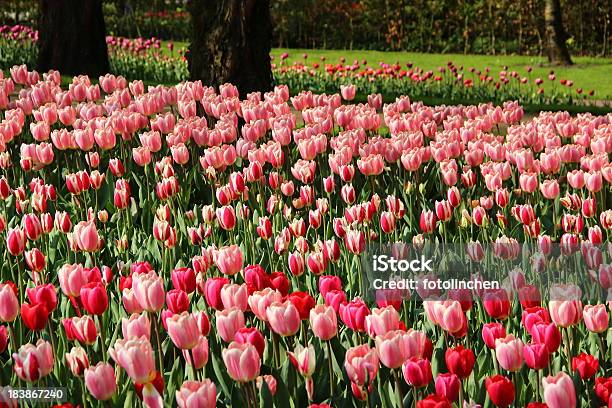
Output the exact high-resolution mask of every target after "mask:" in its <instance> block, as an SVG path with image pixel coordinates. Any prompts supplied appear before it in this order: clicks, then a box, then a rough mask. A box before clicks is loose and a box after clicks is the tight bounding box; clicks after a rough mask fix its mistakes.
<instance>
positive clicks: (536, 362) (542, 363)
mask: <svg viewBox="0 0 612 408" xmlns="http://www.w3.org/2000/svg"><path fill="white" fill-rule="evenodd" d="M523 357H524V358H525V364H527V367H529V368H531V369H533V370H541V369H543V368H544V367H546V366H548V360H549V358H550V353H549V351H548V348H547V347H546V344H542V343H527V344H525V345H524V347H523Z"/></svg>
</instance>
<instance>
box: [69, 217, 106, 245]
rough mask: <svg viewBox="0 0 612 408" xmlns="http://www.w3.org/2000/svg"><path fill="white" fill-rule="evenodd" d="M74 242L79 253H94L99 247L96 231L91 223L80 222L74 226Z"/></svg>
mask: <svg viewBox="0 0 612 408" xmlns="http://www.w3.org/2000/svg"><path fill="white" fill-rule="evenodd" d="M73 234H74V240H75V241H76V244H77V246H78V247H79V249H80V250H81V251H85V252H95V251H97V250H98V249H99V247H100V237H99V236H98V229H97V228H96V225H95V224H94V223H93V222H86V221H81V222H79V223H78V224H77V225H75V226H74V230H73Z"/></svg>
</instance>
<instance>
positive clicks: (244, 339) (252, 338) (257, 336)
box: [234, 327, 266, 358]
mask: <svg viewBox="0 0 612 408" xmlns="http://www.w3.org/2000/svg"><path fill="white" fill-rule="evenodd" d="M234 341H236V342H237V343H240V344H244V343H249V344H252V345H253V346H255V348H256V349H257V352H258V353H259V355H260V356H261V358H263V355H264V350H265V348H266V339H265V338H264V336H263V334H261V332H260V331H259V330H257V329H256V328H254V327H243V328H241V329H238V331H236V333H235V334H234Z"/></svg>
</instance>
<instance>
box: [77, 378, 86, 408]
mask: <svg viewBox="0 0 612 408" xmlns="http://www.w3.org/2000/svg"><path fill="white" fill-rule="evenodd" d="M79 380H80V383H81V398H82V399H83V408H86V407H87V392H86V391H85V380H83V378H82V377H79Z"/></svg>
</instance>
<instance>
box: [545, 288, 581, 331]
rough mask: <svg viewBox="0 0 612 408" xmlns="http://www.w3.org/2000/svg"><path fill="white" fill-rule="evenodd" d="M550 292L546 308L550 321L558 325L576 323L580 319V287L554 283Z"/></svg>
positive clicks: (565, 325) (563, 325)
mask: <svg viewBox="0 0 612 408" xmlns="http://www.w3.org/2000/svg"><path fill="white" fill-rule="evenodd" d="M550 292H551V293H550V299H551V300H550V301H549V302H548V310H549V312H550V318H551V319H552V321H553V322H554V323H555V324H556V325H557V326H559V327H569V326H573V325H575V324H578V323H579V322H580V320H581V319H582V302H581V301H580V289H579V288H578V287H577V286H575V285H556V286H553V287H552V288H551V290H550Z"/></svg>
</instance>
